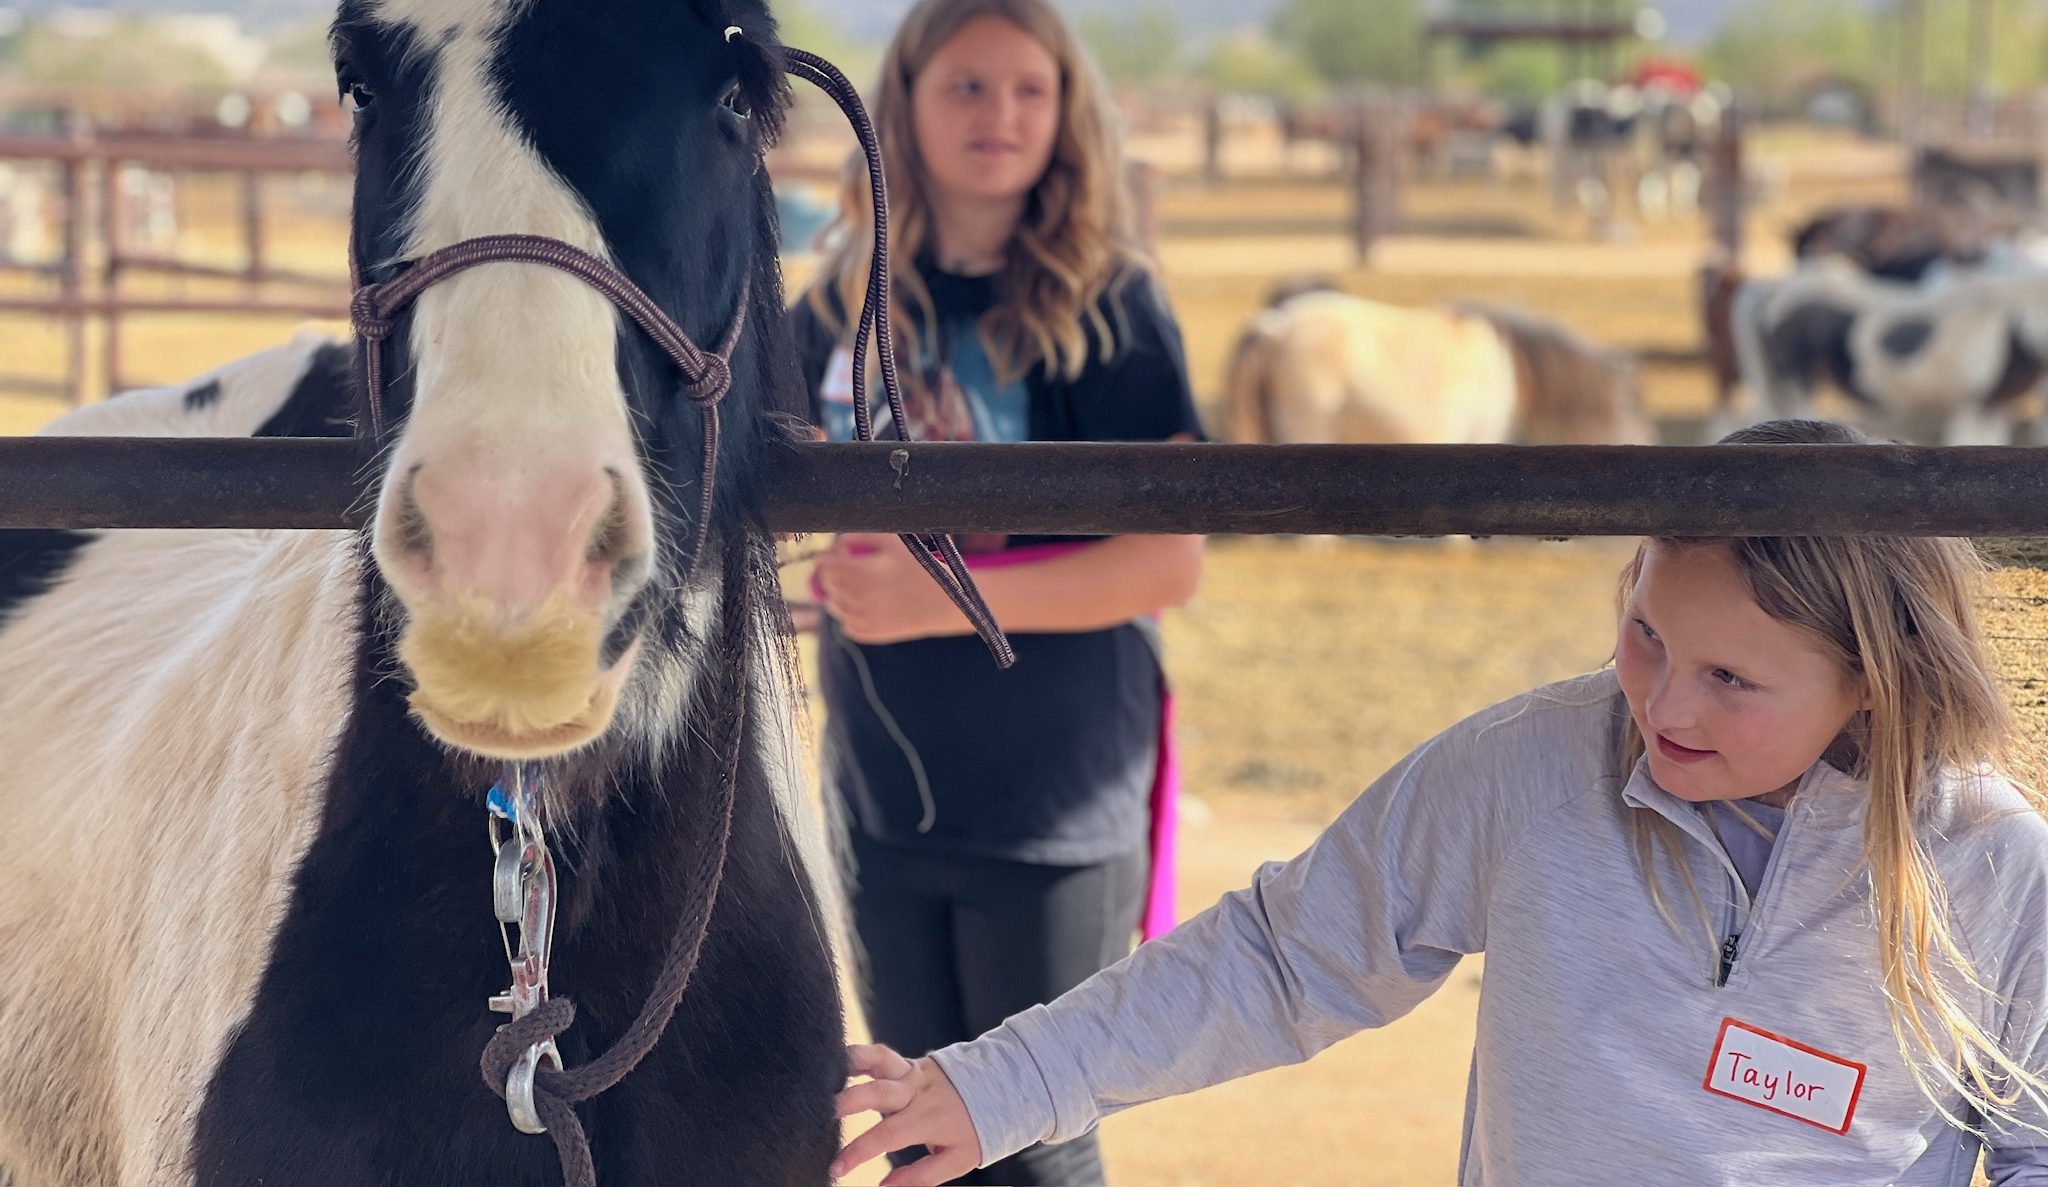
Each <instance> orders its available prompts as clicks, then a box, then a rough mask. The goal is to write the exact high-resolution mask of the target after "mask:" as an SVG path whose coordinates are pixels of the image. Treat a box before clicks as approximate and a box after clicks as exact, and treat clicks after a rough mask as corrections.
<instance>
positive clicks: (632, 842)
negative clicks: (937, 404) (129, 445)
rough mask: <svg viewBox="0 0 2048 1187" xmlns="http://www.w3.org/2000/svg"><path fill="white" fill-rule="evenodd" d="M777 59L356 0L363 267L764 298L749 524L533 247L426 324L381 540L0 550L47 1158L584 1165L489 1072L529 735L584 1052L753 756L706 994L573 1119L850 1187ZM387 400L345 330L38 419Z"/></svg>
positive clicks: (27, 544)
mask: <svg viewBox="0 0 2048 1187" xmlns="http://www.w3.org/2000/svg"><path fill="white" fill-rule="evenodd" d="M773 39H774V28H773V25H772V22H771V21H770V19H769V17H768V14H767V13H766V12H765V11H764V9H763V7H762V5H761V4H760V3H759V0H343V3H342V5H341V10H340V13H339V15H338V18H337V21H336V23H335V26H334V45H335V51H336V57H337V63H338V69H339V75H340V82H341V88H342V91H343V94H344V95H345V96H346V97H348V98H349V99H350V100H351V101H352V102H354V103H355V104H356V105H357V106H358V107H359V109H360V110H359V113H358V115H357V117H356V118H357V121H358V122H357V133H356V140H357V160H358V170H359V173H358V180H357V189H356V201H355V213H354V228H353V229H354V235H355V240H356V243H357V245H358V248H357V251H358V255H359V258H360V259H361V261H362V262H363V264H364V265H365V266H366V272H367V274H368V275H369V276H370V277H371V278H373V279H374V278H377V277H379V276H386V275H390V274H391V273H392V271H393V266H394V264H395V262H397V261H403V260H411V259H417V258H419V257H421V256H423V255H426V254H428V253H431V252H434V251H435V250H436V249H440V248H445V247H447V246H449V245H451V244H455V243H457V242H460V241H464V240H469V239H472V238H474V237H477V236H482V235H496V234H500V233H518V234H528V235H537V236H547V237H550V238H552V239H556V240H560V241H564V242H566V243H568V244H571V245H574V246H576V247H579V248H581V249H583V250H584V251H586V252H589V253H592V254H593V255H595V256H598V257H601V258H603V259H606V260H609V261H610V262H611V263H612V264H614V265H615V266H616V267H617V268H618V269H619V270H620V271H621V272H623V273H624V274H625V275H627V276H629V277H630V278H631V279H632V280H633V281H635V282H637V284H638V285H639V286H640V288H642V289H643V290H645V292H646V293H647V294H648V295H650V296H651V297H652V298H653V300H654V301H655V303H656V304H658V305H659V306H660V307H661V308H662V309H664V310H666V311H667V312H668V313H669V314H670V315H671V316H673V317H674V319H675V320H676V321H677V322H678V323H679V324H680V326H681V327H682V328H683V329H684V330H685V331H687V333H688V334H689V335H690V336H691V337H692V338H694V339H695V340H696V341H697V342H700V343H716V342H718V341H719V340H720V338H721V336H722V335H723V334H724V333H725V332H726V329H727V327H728V326H730V325H731V324H733V322H734V319H735V317H736V316H737V315H738V314H739V313H740V312H741V311H740V310H739V309H738V308H736V307H737V306H740V305H741V304H742V303H744V305H745V308H744V314H745V318H744V323H743V324H744V330H743V333H741V335H740V337H739V338H738V340H737V347H736V349H735V350H734V351H733V354H732V357H731V364H730V365H731V373H732V385H731V394H730V396H729V397H728V398H727V399H726V401H725V403H724V406H723V407H724V416H723V426H724V427H723V432H722V433H720V434H718V438H717V440H718V449H717V461H718V468H717V482H716V486H715V490H716V501H715V503H714V504H713V507H714V510H713V513H712V516H711V519H710V522H709V523H708V530H706V531H705V534H704V536H703V537H702V539H703V541H704V543H703V546H702V547H701V548H699V547H698V546H697V542H698V540H699V531H700V527H707V525H703V524H700V522H699V521H700V515H699V498H700V495H701V494H702V483H701V479H700V458H699V450H700V447H701V445H702V442H703V439H704V435H705V423H706V422H705V417H704V413H703V411H702V410H701V409H700V408H699V407H698V406H696V405H694V404H692V403H690V402H689V401H687V400H685V399H684V398H683V397H682V396H681V395H680V394H679V388H680V387H682V379H681V377H680V375H679V369H678V367H677V366H676V365H675V364H674V363H672V362H671V360H670V355H669V354H666V353H664V352H663V351H661V350H660V349H657V347H656V346H655V345H654V344H653V343H652V342H650V340H649V339H648V338H647V337H646V336H644V335H643V334H642V333H641V332H640V331H639V330H637V329H635V328H634V326H633V324H632V323H631V322H628V321H627V320H625V319H624V318H622V317H620V316H619V315H618V314H617V313H616V312H615V311H614V308H613V306H612V305H611V304H610V303H609V302H608V301H607V299H606V298H605V297H603V296H601V295H599V293H598V292H597V291H595V290H593V289H592V288H591V287H588V286H587V285H586V284H584V283H583V282H582V281H581V280H578V279H576V278H574V277H572V276H569V275H565V274H563V273H561V272H558V271H555V270H552V269H549V268H544V267H540V266H536V265H531V264H523V263H511V262H499V263H490V264H484V265H482V266H480V267H476V268H473V269H470V270H468V271H464V272H462V273H460V274H459V275H456V276H454V277H453V278H451V279H448V280H447V281H445V282H444V283H441V284H439V285H437V286H436V287H434V288H432V289H430V290H429V291H427V292H426V293H425V294H424V295H422V296H420V297H419V298H418V300H417V301H416V302H415V303H414V304H413V305H412V306H410V308H409V309H407V311H406V312H405V313H404V314H402V315H400V316H399V317H397V318H396V319H395V322H394V325H393V327H392V328H393V333H392V335H391V337H390V338H389V339H388V341H387V342H386V343H385V345H384V348H383V349H384V355H383V374H384V376H386V377H387V378H386V381H385V383H384V390H383V408H382V417H381V421H382V424H383V430H384V432H383V437H382V439H381V441H380V442H379V445H380V448H378V449H377V450H375V451H374V452H372V451H370V450H367V449H366V451H365V457H366V459H371V464H372V465H373V466H374V473H375V476H376V479H377V486H376V506H375V512H374V516H373V518H372V522H371V524H370V526H369V527H367V528H366V529H365V530H364V531H362V532H360V533H354V532H297V533H294V532H263V531H167V532H140V531H130V532H101V533H74V532H66V531H33V532H32V531H15V532H8V533H0V756H4V761H0V871H4V880H5V884H6V889H5V892H4V893H0V953H4V956H0V960H4V962H5V963H4V970H5V975H4V977H0V1035H4V1036H6V1042H7V1052H6V1057H5V1058H4V1059H0V1166H4V1167H6V1168H8V1169H10V1170H11V1171H12V1172H13V1174H14V1175H15V1176H16V1179H17V1182H18V1183H19V1184H21V1187H102V1185H112V1184H119V1185H121V1187H144V1185H149V1187H160V1185H166V1184H189V1183H198V1184H232V1185H235V1187H242V1185H245V1184H257V1183H268V1184H291V1185H293V1187H318V1185H326V1184H332V1185H335V1187H341V1185H347V1187H366V1185H369V1184H389V1185H397V1184H408V1185H410V1184H421V1185H427V1184H432V1185H435V1187H445V1185H469V1184H475V1185H479V1187H482V1185H490V1187H500V1185H511V1184H542V1183H557V1184H559V1183H561V1182H562V1181H563V1173H564V1172H563V1170H562V1168H561V1166H560V1165H559V1164H558V1161H557V1153H556V1151H555V1149H554V1148H553V1147H552V1145H551V1144H550V1140H549V1138H546V1137H535V1136H529V1135H528V1134H522V1133H519V1132H516V1131H515V1130H514V1129H513V1127H512V1125H511V1124H510V1123H509V1122H508V1120H507V1110H506V1105H505V1103H504V1102H503V1101H501V1100H500V1099H499V1094H498V1093H495V1092H494V1091H493V1089H492V1088H491V1087H489V1086H487V1084H486V1082H485V1077H484V1076H483V1075H482V1074H480V1071H479V1064H478V1060H479V1053H480V1052H481V1051H482V1049H483V1048H484V1046H485V1043H486V1041H487V1040H489V1039H490V1038H491V1037H492V1035H493V1033H494V1031H495V1030H496V1028H497V1027H498V1026H499V1025H500V1024H501V1023H503V1022H504V1021H505V1017H504V1015H503V1014H499V1013H494V1012H493V1011H492V1010H491V1009H490V1008H489V1006H488V1005H487V1001H488V999H490V998H491V997H492V995H494V994H498V993H502V992H504V990H505V987H506V983H507V981H508V979H509V978H508V968H507V954H506V941H505V940H504V939H503V938H502V937H501V935H500V929H499V926H498V921H497V916H496V915H495V914H494V910H493V895H492V870H491V867H492V861H493V857H492V850H491V849H490V847H489V846H488V845H487V844H486V815H485V807H484V795H485V792H486V790H487V789H488V788H489V787H490V786H491V785H492V783H493V782H494V781H496V780H497V779H498V778H499V777H500V774H501V773H502V772H503V771H504V770H505V769H506V763H507V762H508V761H511V760H519V761H522V762H528V763H532V764H534V769H536V770H537V771H538V772H539V773H540V776H541V778H542V780H543V784H542V785H543V787H544V793H543V796H542V801H541V805H540V806H541V809H542V811H543V814H544V815H545V817H546V819H547V822H548V825H549V829H548V833H549V836H550V837H551V838H552V840H553V841H554V844H555V861H556V864H557V867H558V869H557V877H558V886H557V895H556V900H555V926H554V940H553V951H552V967H551V970H550V974H549V975H550V979H551V981H552V985H553V989H554V992H555V994H556V995H557V996H560V997H566V998H569V999H573V1001H574V1002H575V1004H576V1006H577V1008H578V1012H577V1014H576V1017H575V1020H574V1022H573V1024H572V1025H570V1026H569V1027H568V1029H567V1030H566V1031H565V1032H563V1033H562V1034H561V1036H560V1039H559V1047H560V1052H561V1057H562V1061H563V1062H564V1063H566V1064H567V1065H568V1066H569V1067H570V1068H571V1069H574V1068H576V1067H577V1066H579V1065H582V1064H585V1063H587V1062H588V1061H589V1060H590V1059H591V1057H592V1056H593V1054H594V1053H598V1052H602V1051H605V1050H606V1049H607V1048H609V1047H610V1046H611V1045H612V1043H613V1042H614V1040H615V1039H617V1038H618V1037H619V1036H620V1034H621V1033H622V1032H623V1031H625V1030H626V1029H627V1028H628V1026H629V1024H631V1023H632V1022H633V1021H634V1019H635V1018H636V1015H637V1013H638V1012H639V1011H640V1010H641V1008H642V1003H643V1001H644V999H646V998H647V996H648V995H649V993H650V990H651V989H652V988H653V987H654V985H655V982H656V981H657V975H658V966H660V965H661V964H662V962H663V960H664V954H665V952H666V951H667V950H668V946H669V945H670V942H671V938H672V935H673V934H674V933H675V932H676V929H677V923H676V921H677V920H678V919H679V918H682V917H683V916H684V915H685V914H686V913H687V912H688V911H689V910H690V909H691V908H692V906H693V904H692V903H691V902H689V901H686V900H688V899H689V897H690V885H691V881H690V876H689V871H690V870H691V869H692V868H693V863H701V862H702V860H703V858H704V855H705V854H706V853H707V852H712V850H711V849H709V848H707V847H710V846H714V845H715V844H716V843H717V840H718V836H719V833H720V829H721V827H722V820H723V816H722V813H721V811H720V810H719V807H718V804H719V802H720V796H719V792H720V789H721V788H722V787H724V786H726V785H727V784H725V783H723V782H722V780H723V779H724V778H726V772H727V771H728V769H729V765H730V764H736V769H737V777H736V779H735V780H734V781H733V784H732V785H734V786H736V787H737V792H736V795H735V799H734V802H733V807H732V809H731V823H730V844H729V849H728V852H727V856H726V859H725V861H724V865H723V876H722V881H721V882H720V883H719V884H718V889H717V893H716V896H715V898H714V899H710V900H709V901H710V904H711V905H710V908H709V910H710V924H709V929H708V933H707V934H706V936H705V938H704V940H703V942H702V947H701V954H700V956H699V957H698V960H697V964H696V967H695V973H694V977H693V978H692V979H691V980H690V982H689V986H688V990H687V992H686V993H684V994H683V996H682V999H681V1004H680V1007H679V1008H678V1009H677V1010H676V1012H675V1013H674V1016H673V1019H672V1020H671V1021H669V1022H668V1024H667V1025H666V1029H665V1030H663V1031H661V1032H660V1035H661V1037H660V1039H659V1041H658V1042H657V1043H656V1044H655V1046H654V1047H653V1049H652V1051H651V1052H650V1053H649V1054H647V1055H646V1057H645V1059H644V1060H643V1061H642V1062H640V1063H639V1065H638V1067H637V1068H636V1069H635V1070H633V1071H632V1072H631V1073H630V1074H628V1075H626V1077H625V1078H624V1080H623V1081H622V1082H620V1083H619V1084H618V1085H617V1087H615V1088H613V1089H611V1090H610V1091H608V1092H606V1093H604V1094H603V1095H600V1096H597V1097H596V1098H595V1099H594V1100H592V1101H591V1102H590V1103H588V1104H584V1105H581V1106H579V1107H578V1108H577V1113H578V1115H579V1116H580V1118H581V1122H582V1125H583V1127H584V1128H585V1130H586V1131H587V1133H588V1138H589V1144H590V1147H591V1148H592V1150H593V1151H594V1157H595V1165H596V1173H597V1179H598V1181H599V1182H601V1183H603V1184H605V1185H606V1187H617V1185H623V1184H655V1183H659V1184H674V1183H718V1184H736V1183H748V1184H785V1183H808V1184H820V1183H823V1182H824V1181H825V1180H826V1178H827V1171H826V1166H827V1163H828V1162H829V1160H830V1158H831V1156H832V1154H833V1151H834V1148H835V1145H836V1138H837V1132H838V1129H837V1122H836V1121H835V1119H834V1114H833V1106H832V1096H833V1094H834V1092H835V1091H836V1090H837V1089H838V1088H839V1087H840V1086H841V1085H842V1084H843V1080H844V1067H843V1055H842V1047H841V1042H842V1019H841V1015H840V1006H839V994H838V992H837V987H836V984H835V978H834V973H833V964H832V958H831V945H830V943H829V942H828V939H827V929H826V923H825V921H824V919H823V918H822V912H821V909H820V907H819V905H818V902H817V900H816V896H815V895H814V893H813V890H812V885H811V881H810V879H809V877H808V876H807V874H806V865H805V862H804V860H803V853H804V851H805V850H806V848H807V846H806V844H805V843H804V842H803V838H804V835H805V832H806V830H805V829H804V828H803V827H802V826H801V825H800V824H799V823H798V821H799V820H800V816H799V815H798V814H797V808H796V806H795V805H796V803H797V801H798V800H799V799H800V797H799V795H798V793H797V789H796V785H795V780H796V778H797V774H796V772H797V769H798V764H797V763H796V761H795V754H796V751H795V748H794V747H795V743H794V735H793V731H792V729H791V707H792V694H791V683H792V682H791V677H790V671H791V669H790V668H789V667H788V666H787V650H786V640H787V634H786V630H785V626H786V622H787V619H786V616H785V615H784V613H783V610H782V604H781V601H780V599H779V596H778V595H777V594H776V593H775V592H774V581H773V565H772V548H771V543H770V541H769V539H768V537H767V536H766V535H765V534H764V533H763V532H762V531H761V530H760V528H759V526H758V523H759V519H758V515H757V513H756V510H755V509H756V507H757V504H758V490H759V485H760V482H759V477H760V473H761V470H762V467H763V463H764V457H765V455H766V453H767V451H768V450H770V449H771V448H772V447H773V445H774V437H775V435H776V433H777V432H778V431H779V430H778V429H777V428H776V425H775V421H774V418H773V416H772V415H771V412H772V410H773V409H774V408H776V407H778V406H779V405H780V403H781V402H782V401H788V400H790V394H791V393H792V392H794V391H796V390H797V386H796V385H797V384H798V383H799V382H800V381H799V378H798V376H797V374H796V372H795V370H794V368H793V364H792V361H791V360H792V359H793V354H792V352H791V351H790V349H789V344H788V342H787V341H786V340H785V337H786V335H785V330H784V321H783V314H782V300H781V286H780V277H779V272H778V269H777V263H776V251H775V226H774V221H773V214H772V209H773V206H772V197H771V193H770V189H769V184H768V178H767V175H766V173H765V171H764V170H762V169H761V168H760V155H761V151H762V147H763V146H762V143H761V140H762V137H763V135H764V133H765V131H766V130H767V129H768V128H769V127H770V126H771V125H772V124H773V123H774V122H775V120H776V117H777V116H779V114H780V112H781V110H782V105H783V101H784V98H785V93H784V83H783V75H782V71H781V67H780V62H781V58H780V57H779V51H778V50H777V49H776V47H775V45H774V40H773ZM367 395H368V389H367V383H366V379H365V366H364V358H363V356H362V355H361V354H360V353H359V352H358V350H357V349H356V348H354V347H352V346H350V345H348V344H344V343H338V342H332V341H325V340H321V339H318V338H302V339H300V340H298V341H295V342H293V343H292V344H290V345H288V346H284V347H280V348H277V349H275V350H272V351H269V352H266V353H264V354H262V355H258V356H255V357H253V358H250V359H247V360H244V361H242V362H240V363H237V364H234V365H232V366H230V367H228V368H225V369H224V370H222V371H220V372H218V373H216V374H214V375H212V376H209V377H206V378H205V379H204V380H203V381H201V382H198V383H195V384H193V385H190V386H188V387H187V388H184V389H180V390H175V391H158V392H154V393H138V394H133V395H128V396H124V397H121V398H119V399H116V400H114V401H111V402H109V403H107V404H104V405H100V406H96V407H92V408H88V409H86V410H84V411H83V412H81V413H78V414H75V415H74V416H72V417H69V418H66V420H65V421H63V422H60V423H59V424H58V425H57V426H56V427H54V428H53V429H52V430H51V431H53V432H57V433H70V434H143V435H158V436H160V435H168V434H197V435H248V434H255V435H320V434H325V435H346V434H350V433H359V434H364V435H367V434H369V432H370V431H371V430H370V428H369V425H368V420H369V416H368V414H367V409H366V407H365V404H366V398H367ZM429 661H431V662H429ZM741 710H744V713H743V714H742V713H741ZM735 740H736V741H737V742H738V745H737V746H733V745H731V743H733V742H734V741H735ZM699 905H701V904H699Z"/></svg>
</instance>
